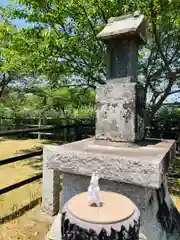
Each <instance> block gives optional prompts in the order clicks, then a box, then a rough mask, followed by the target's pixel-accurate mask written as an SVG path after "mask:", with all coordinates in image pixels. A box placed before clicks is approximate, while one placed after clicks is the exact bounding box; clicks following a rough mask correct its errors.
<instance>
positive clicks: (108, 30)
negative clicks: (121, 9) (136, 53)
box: [98, 14, 146, 42]
mask: <svg viewBox="0 0 180 240" xmlns="http://www.w3.org/2000/svg"><path fill="white" fill-rule="evenodd" d="M129 35H130V36H131V35H133V37H134V38H135V37H139V39H141V41H143V42H146V24H145V17H144V15H142V14H134V15H133V16H132V15H126V16H121V17H112V18H110V19H109V21H108V24H107V25H106V27H105V28H104V29H103V30H102V31H101V32H100V33H99V34H98V38H101V39H102V40H106V39H109V38H111V39H112V38H115V37H118V38H120V37H124V36H125V37H127V36H129Z"/></svg>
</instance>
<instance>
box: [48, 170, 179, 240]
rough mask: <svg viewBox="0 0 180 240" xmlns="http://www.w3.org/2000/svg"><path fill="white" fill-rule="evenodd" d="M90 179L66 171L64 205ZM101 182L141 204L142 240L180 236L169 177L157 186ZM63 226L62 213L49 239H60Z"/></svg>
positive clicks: (103, 187)
mask: <svg viewBox="0 0 180 240" xmlns="http://www.w3.org/2000/svg"><path fill="white" fill-rule="evenodd" d="M89 181H90V178H89V177H84V176H79V175H73V174H66V173H65V174H64V175H63V195H62V201H61V206H62V207H63V206H64V203H65V202H67V201H68V200H69V199H70V198H71V197H73V196H74V195H76V194H78V193H80V192H83V191H86V190H87V187H88V185H89ZM100 186H101V189H102V190H105V191H113V192H118V193H121V194H123V195H125V196H127V197H128V198H130V199H131V200H132V201H133V202H134V203H135V204H136V205H137V207H138V208H139V210H140V213H141V233H140V239H141V240H179V239H180V214H179V212H178V211H177V209H176V208H175V206H174V204H173V202H172V200H171V198H170V195H169V192H168V188H167V181H166V179H165V180H164V182H163V183H162V185H161V187H160V188H159V189H157V190H153V189H150V188H144V187H138V186H135V185H130V184H125V183H118V182H114V181H108V180H103V179H101V180H100ZM119 207H121V206H119ZM60 230H61V215H60V214H59V215H58V216H57V217H56V219H55V222H54V224H53V225H52V229H51V231H50V234H49V240H59V239H60V234H61V232H60Z"/></svg>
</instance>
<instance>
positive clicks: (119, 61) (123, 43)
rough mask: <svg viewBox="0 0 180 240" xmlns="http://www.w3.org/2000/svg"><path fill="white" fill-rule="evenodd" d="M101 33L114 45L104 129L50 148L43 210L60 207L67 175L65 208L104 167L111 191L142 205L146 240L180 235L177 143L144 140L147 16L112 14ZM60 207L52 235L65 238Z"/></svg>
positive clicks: (102, 105)
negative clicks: (141, 63) (172, 167)
mask: <svg viewBox="0 0 180 240" xmlns="http://www.w3.org/2000/svg"><path fill="white" fill-rule="evenodd" d="M98 37H99V38H100V39H101V40H102V41H104V43H105V44H106V45H107V52H108V59H109V60H108V70H107V81H106V84H105V85H100V86H98V87H97V92H96V100H97V120H96V135H95V137H93V138H90V139H85V140H82V141H78V142H74V143H70V144H66V145H62V146H45V147H44V153H43V154H44V155H43V157H44V160H43V161H44V168H43V209H44V211H46V212H49V213H50V214H53V213H56V212H57V209H58V202H59V196H58V194H59V185H58V184H59V176H60V174H62V194H61V200H60V204H61V208H60V209H62V207H63V206H64V204H65V203H66V202H67V201H69V200H70V199H71V198H72V197H73V196H75V195H76V194H79V193H81V192H84V191H86V190H87V187H88V183H89V180H90V176H91V174H92V172H93V171H98V172H99V174H100V176H101V179H100V185H101V189H102V190H103V191H111V192H117V193H121V194H123V195H125V196H127V197H128V198H130V199H131V200H132V201H133V202H134V203H135V204H136V205H137V207H138V209H139V210H140V212H141V239H143V240H145V239H148V240H160V239H161V240H178V239H180V217H179V213H178V211H177V210H176V208H175V206H174V205H173V203H172V200H171V198H170V195H169V193H168V187H167V179H166V173H167V171H168V167H169V164H170V162H171V160H172V159H173V157H174V155H175V141H174V140H157V139H156V140H153V139H144V116H143V113H144V104H145V103H144V91H143V86H142V85H141V84H139V83H138V82H137V63H138V46H139V45H140V44H144V43H145V42H146V21H145V17H144V16H143V15H141V14H139V13H137V12H136V13H135V14H134V15H133V16H123V17H118V18H111V19H109V22H108V24H107V26H106V27H105V28H104V29H103V30H102V32H100V33H99V34H98ZM119 207H121V206H119ZM60 212H61V210H60ZM60 212H59V214H58V216H57V217H56V220H55V222H54V224H53V226H52V230H51V232H50V235H51V238H50V239H54V240H55V239H59V238H56V237H57V236H58V237H59V236H60V232H59V231H60V223H61V215H60ZM53 234H54V236H53Z"/></svg>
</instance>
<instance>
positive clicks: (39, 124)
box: [38, 117, 41, 140]
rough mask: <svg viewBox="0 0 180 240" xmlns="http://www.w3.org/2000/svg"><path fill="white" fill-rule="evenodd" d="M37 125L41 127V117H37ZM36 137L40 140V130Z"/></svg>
mask: <svg viewBox="0 0 180 240" xmlns="http://www.w3.org/2000/svg"><path fill="white" fill-rule="evenodd" d="M38 127H39V128H41V117H39V119H38ZM38 139H39V140H41V131H39V132H38Z"/></svg>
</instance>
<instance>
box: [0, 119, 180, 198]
mask: <svg viewBox="0 0 180 240" xmlns="http://www.w3.org/2000/svg"><path fill="white" fill-rule="evenodd" d="M71 128H73V129H74V133H75V139H74V140H80V139H81V136H80V135H79V130H80V128H89V129H90V130H91V133H93V134H94V129H95V124H91V123H84V124H83V123H82V124H68V125H56V126H53V125H51V126H43V127H40V128H38V127H36V128H26V129H18V130H8V131H0V136H10V135H17V134H20V133H35V132H44V131H47V130H53V131H54V132H55V131H58V132H59V131H61V132H62V130H67V131H68V130H69V129H71ZM173 131H174V129H173ZM63 134H65V133H64V132H63ZM93 134H92V135H93ZM71 141H73V140H71ZM177 143H180V140H178V141H177ZM42 154H43V150H42V149H40V150H38V151H34V152H30V153H27V154H23V155H20V156H15V157H11V158H8V159H3V160H0V166H3V165H6V164H11V163H14V162H17V161H22V160H25V159H28V158H31V157H36V156H41V155H42ZM169 177H172V178H180V174H177V173H176V174H175V173H169ZM40 178H42V173H39V174H37V175H35V176H32V177H30V178H27V179H25V180H23V181H20V182H18V183H15V184H12V185H10V186H7V187H5V188H3V189H0V195H2V194H5V193H7V192H9V191H12V190H14V189H17V188H19V187H22V186H24V185H27V184H29V183H32V182H34V181H36V180H38V179H40Z"/></svg>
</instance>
